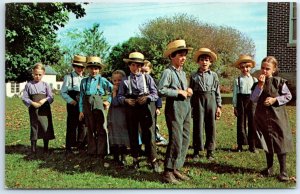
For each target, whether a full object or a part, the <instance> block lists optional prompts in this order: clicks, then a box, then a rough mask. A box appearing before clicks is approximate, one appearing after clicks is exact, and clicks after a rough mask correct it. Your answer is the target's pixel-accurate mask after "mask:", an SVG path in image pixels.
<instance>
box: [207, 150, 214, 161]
mask: <svg viewBox="0 0 300 194" xmlns="http://www.w3.org/2000/svg"><path fill="white" fill-rule="evenodd" d="M206 158H207V160H209V161H213V160H215V157H214V155H213V152H212V151H211V150H208V151H207V154H206Z"/></svg>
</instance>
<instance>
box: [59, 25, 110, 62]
mask: <svg viewBox="0 0 300 194" xmlns="http://www.w3.org/2000/svg"><path fill="white" fill-rule="evenodd" d="M58 41H59V42H60V45H61V48H60V49H61V52H62V53H64V61H65V63H66V64H68V65H69V66H71V65H70V61H71V60H72V58H73V56H74V55H75V54H80V55H83V56H100V57H101V59H103V60H104V61H105V59H106V57H107V53H108V50H109V49H110V46H109V44H108V42H107V41H106V39H105V38H104V36H103V31H101V29H100V24H93V26H92V27H91V28H85V29H83V30H80V29H71V30H68V31H67V32H66V33H64V34H62V35H61V38H59V40H58ZM56 68H59V67H56Z"/></svg>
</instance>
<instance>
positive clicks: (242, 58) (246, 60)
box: [233, 55, 255, 68]
mask: <svg viewBox="0 0 300 194" xmlns="http://www.w3.org/2000/svg"><path fill="white" fill-rule="evenodd" d="M241 63H251V65H252V66H251V68H253V67H254V66H255V61H254V60H253V59H252V57H251V56H249V55H240V57H239V59H238V60H237V61H236V62H235V63H234V64H233V65H234V66H235V67H236V68H240V64H241Z"/></svg>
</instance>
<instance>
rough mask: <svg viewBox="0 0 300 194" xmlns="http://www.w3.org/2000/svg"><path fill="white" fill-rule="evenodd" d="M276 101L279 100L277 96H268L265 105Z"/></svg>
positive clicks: (270, 104)
mask: <svg viewBox="0 0 300 194" xmlns="http://www.w3.org/2000/svg"><path fill="white" fill-rule="evenodd" d="M276 101H277V99H276V98H272V97H267V98H266V100H265V101H264V105H265V106H272V105H273V104H274V103H275V102H276Z"/></svg>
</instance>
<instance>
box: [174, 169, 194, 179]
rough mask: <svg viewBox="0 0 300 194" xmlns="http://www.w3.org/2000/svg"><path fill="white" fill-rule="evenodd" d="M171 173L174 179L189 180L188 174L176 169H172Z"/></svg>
mask: <svg viewBox="0 0 300 194" xmlns="http://www.w3.org/2000/svg"><path fill="white" fill-rule="evenodd" d="M173 174H174V176H175V178H176V179H179V180H183V181H188V180H190V178H189V177H188V176H186V175H184V174H181V173H180V172H179V171H178V170H174V172H173Z"/></svg>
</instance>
